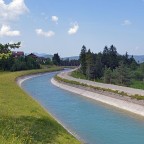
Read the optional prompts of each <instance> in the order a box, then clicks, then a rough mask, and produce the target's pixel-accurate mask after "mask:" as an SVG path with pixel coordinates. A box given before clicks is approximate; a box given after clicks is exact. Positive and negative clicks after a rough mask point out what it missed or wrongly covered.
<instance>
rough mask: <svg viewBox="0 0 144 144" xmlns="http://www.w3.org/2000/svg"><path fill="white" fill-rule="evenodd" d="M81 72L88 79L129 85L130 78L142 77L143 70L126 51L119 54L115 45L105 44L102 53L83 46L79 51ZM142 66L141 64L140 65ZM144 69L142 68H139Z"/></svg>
mask: <svg viewBox="0 0 144 144" xmlns="http://www.w3.org/2000/svg"><path fill="white" fill-rule="evenodd" d="M80 65H81V67H80V70H81V73H82V74H84V75H85V77H86V78H87V79H89V80H97V79H103V81H104V82H105V83H113V84H118V85H124V86H130V84H131V79H133V78H135V77H137V78H139V79H141V80H142V79H144V70H143V72H142V70H139V71H137V70H138V67H139V65H138V64H137V62H136V61H135V60H134V58H133V56H132V57H130V58H129V56H128V53H127V52H126V54H125V55H123V56H122V55H120V54H118V52H117V49H116V47H115V46H113V45H111V46H110V48H108V47H107V46H105V48H104V50H103V52H102V53H97V54H94V53H92V52H91V51H90V49H89V50H88V51H87V50H86V47H85V46H83V47H82V50H81V53H80ZM141 67H142V66H141ZM139 69H144V68H139Z"/></svg>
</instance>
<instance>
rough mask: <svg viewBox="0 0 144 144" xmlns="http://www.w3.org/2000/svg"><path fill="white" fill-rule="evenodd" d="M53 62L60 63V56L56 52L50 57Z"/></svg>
mask: <svg viewBox="0 0 144 144" xmlns="http://www.w3.org/2000/svg"><path fill="white" fill-rule="evenodd" d="M52 61H53V64H54V65H57V66H59V65H60V56H59V55H58V53H56V54H54V56H53V58H52Z"/></svg>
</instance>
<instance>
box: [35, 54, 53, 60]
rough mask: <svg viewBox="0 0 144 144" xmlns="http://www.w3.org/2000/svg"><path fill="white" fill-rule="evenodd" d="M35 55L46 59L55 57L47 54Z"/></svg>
mask: <svg viewBox="0 0 144 144" xmlns="http://www.w3.org/2000/svg"><path fill="white" fill-rule="evenodd" d="M34 54H35V55H37V56H38V57H44V58H50V59H52V57H53V55H50V54H45V53H41V54H39V53H34Z"/></svg>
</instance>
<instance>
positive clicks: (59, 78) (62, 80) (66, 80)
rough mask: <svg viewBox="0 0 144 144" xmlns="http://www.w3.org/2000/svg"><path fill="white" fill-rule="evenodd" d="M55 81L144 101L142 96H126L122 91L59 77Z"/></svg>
mask: <svg viewBox="0 0 144 144" xmlns="http://www.w3.org/2000/svg"><path fill="white" fill-rule="evenodd" d="M55 79H56V80H57V81H59V82H64V83H69V84H72V85H79V86H84V87H89V88H92V89H95V90H100V91H107V92H112V93H115V94H119V95H121V96H129V97H131V98H132V99H137V100H144V96H141V95H128V94H127V93H125V92H123V91H118V90H112V89H107V88H101V87H96V86H91V85H88V84H85V83H80V82H77V81H73V80H68V79H64V78H61V77H59V76H55Z"/></svg>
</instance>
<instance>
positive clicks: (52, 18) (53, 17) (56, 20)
mask: <svg viewBox="0 0 144 144" xmlns="http://www.w3.org/2000/svg"><path fill="white" fill-rule="evenodd" d="M51 20H52V21H53V22H55V23H56V24H58V20H59V18H58V17H57V16H52V17H51Z"/></svg>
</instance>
